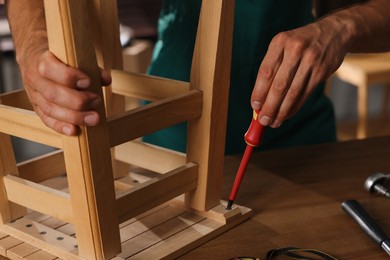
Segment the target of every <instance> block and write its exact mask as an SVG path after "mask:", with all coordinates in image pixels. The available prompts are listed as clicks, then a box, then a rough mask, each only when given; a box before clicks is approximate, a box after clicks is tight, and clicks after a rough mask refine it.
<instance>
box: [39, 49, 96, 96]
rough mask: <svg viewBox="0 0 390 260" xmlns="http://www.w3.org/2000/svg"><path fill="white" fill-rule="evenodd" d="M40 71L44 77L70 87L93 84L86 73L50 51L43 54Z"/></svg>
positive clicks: (84, 87) (86, 86)
mask: <svg viewBox="0 0 390 260" xmlns="http://www.w3.org/2000/svg"><path fill="white" fill-rule="evenodd" d="M38 71H39V73H40V74H41V75H42V76H43V77H45V78H48V79H50V80H52V81H54V82H57V83H58V84H61V85H63V86H67V87H70V88H79V89H86V88H88V87H89V85H90V84H91V80H90V79H89V77H88V76H87V75H86V74H85V73H83V72H82V71H81V70H78V69H76V68H72V67H70V66H68V65H66V64H65V63H63V62H61V61H60V60H58V59H57V58H56V57H55V56H54V55H53V54H52V53H51V52H49V51H47V52H45V53H44V54H43V57H42V58H41V60H40V62H39V65H38Z"/></svg>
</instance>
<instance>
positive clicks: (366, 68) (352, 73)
mask: <svg viewBox="0 0 390 260" xmlns="http://www.w3.org/2000/svg"><path fill="white" fill-rule="evenodd" d="M333 76H334V77H337V78H339V79H340V80H342V81H344V82H347V83H349V84H352V85H354V86H356V87H357V91H358V100H357V112H358V122H357V133H356V137H357V138H358V139H363V138H366V137H368V136H369V128H370V127H369V125H370V124H369V118H368V105H369V104H368V88H369V86H372V85H374V84H381V85H384V86H385V91H384V95H383V100H382V109H381V110H382V112H381V119H382V121H381V122H385V121H383V120H386V118H387V117H388V105H389V101H390V89H389V88H388V87H390V52H386V53H375V54H348V55H347V56H346V57H345V59H344V61H343V63H342V65H341V66H340V68H339V69H338V70H337V71H336V72H335V73H334V75H333ZM381 127H383V125H381Z"/></svg>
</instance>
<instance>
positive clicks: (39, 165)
mask: <svg viewBox="0 0 390 260" xmlns="http://www.w3.org/2000/svg"><path fill="white" fill-rule="evenodd" d="M18 171H19V176H20V177H21V178H23V179H26V180H29V181H33V182H42V181H45V180H49V179H51V178H54V177H57V176H60V175H63V174H65V173H66V169H65V162H64V154H63V152H62V151H61V150H56V151H53V152H50V153H47V154H44V155H41V156H38V157H35V158H33V159H30V160H27V161H24V162H21V163H18Z"/></svg>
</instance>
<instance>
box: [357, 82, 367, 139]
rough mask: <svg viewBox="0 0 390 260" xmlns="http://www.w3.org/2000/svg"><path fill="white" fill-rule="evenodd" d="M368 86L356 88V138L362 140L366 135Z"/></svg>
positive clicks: (365, 84)
mask: <svg viewBox="0 0 390 260" xmlns="http://www.w3.org/2000/svg"><path fill="white" fill-rule="evenodd" d="M367 103H368V84H367V82H365V83H364V84H362V85H360V86H358V125H357V138H358V139H364V138H366V137H367V134H368V104H367Z"/></svg>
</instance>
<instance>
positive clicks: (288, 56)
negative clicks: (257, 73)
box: [259, 51, 299, 126]
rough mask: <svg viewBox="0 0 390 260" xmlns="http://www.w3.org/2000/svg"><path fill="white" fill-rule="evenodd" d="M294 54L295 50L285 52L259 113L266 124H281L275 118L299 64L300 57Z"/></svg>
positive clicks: (261, 121)
mask: <svg viewBox="0 0 390 260" xmlns="http://www.w3.org/2000/svg"><path fill="white" fill-rule="evenodd" d="M294 54H295V53H294V52H293V53H291V52H289V51H286V52H285V55H284V57H283V61H282V64H281V65H280V67H279V69H278V71H277V73H276V75H275V78H274V80H273V81H272V84H271V87H270V90H269V91H268V95H267V98H266V100H265V102H264V105H263V108H262V109H261V111H260V113H259V122H260V124H262V125H264V126H267V125H271V124H272V125H279V124H280V122H279V121H277V120H276V119H275V118H276V116H277V114H278V112H279V109H280V106H281V104H282V102H283V100H284V98H285V95H286V93H287V91H288V89H289V88H290V86H291V83H292V81H293V79H294V75H295V74H296V72H297V68H298V65H299V57H297V56H295V55H294Z"/></svg>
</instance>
